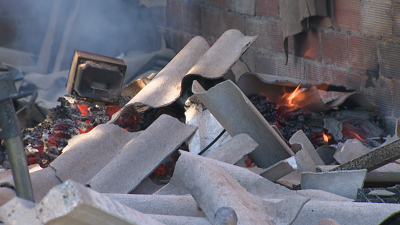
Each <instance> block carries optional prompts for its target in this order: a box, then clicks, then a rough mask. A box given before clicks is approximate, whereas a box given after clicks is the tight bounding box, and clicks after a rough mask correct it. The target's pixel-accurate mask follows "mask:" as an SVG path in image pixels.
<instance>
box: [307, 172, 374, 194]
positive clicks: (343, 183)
mask: <svg viewBox="0 0 400 225" xmlns="http://www.w3.org/2000/svg"><path fill="white" fill-rule="evenodd" d="M366 174H367V170H365V169H363V170H351V171H334V172H321V173H302V174H301V181H300V183H301V188H302V189H317V190H323V191H327V192H331V193H334V194H337V195H341V196H344V197H346V198H351V199H356V197H357V190H358V189H359V188H362V187H363V186H364V180H365V176H366Z"/></svg>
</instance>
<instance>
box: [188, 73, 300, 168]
mask: <svg viewBox="0 0 400 225" xmlns="http://www.w3.org/2000/svg"><path fill="white" fill-rule="evenodd" d="M192 91H193V93H194V94H195V95H196V97H197V98H198V99H199V100H200V101H201V102H202V103H203V104H204V105H205V106H206V107H207V109H208V110H210V112H211V113H212V114H213V115H214V116H215V118H217V120H218V121H219V122H220V123H221V125H222V126H223V127H224V128H225V129H226V131H227V132H228V133H229V134H230V135H231V136H235V135H238V134H241V133H245V134H248V135H249V136H250V137H251V138H253V139H254V140H255V141H256V142H257V143H258V144H259V146H258V147H257V148H256V149H255V150H254V151H253V152H252V153H250V154H249V156H250V157H251V159H252V160H253V161H254V162H255V163H256V164H257V166H259V167H262V168H267V167H269V166H272V165H273V164H275V163H277V162H279V161H281V160H284V159H286V158H289V157H290V156H292V155H294V153H293V152H292V150H291V149H290V148H289V147H288V146H287V145H286V143H285V142H284V141H283V140H282V139H281V138H280V136H279V135H278V134H277V133H276V132H275V130H274V129H273V128H272V127H271V125H270V124H269V123H268V121H266V120H265V119H264V117H263V116H262V115H261V114H260V112H259V111H258V110H257V109H256V108H255V107H254V105H253V104H252V103H251V102H250V100H249V99H248V98H247V97H246V96H245V95H244V94H243V92H241V90H240V89H239V88H238V87H237V86H236V85H235V84H234V83H233V82H232V81H230V80H227V81H224V82H222V83H219V84H217V85H216V86H214V87H212V88H210V89H209V90H208V91H205V90H204V88H203V87H202V86H201V85H200V84H199V83H198V82H197V81H194V82H193V86H192Z"/></svg>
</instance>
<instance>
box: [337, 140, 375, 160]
mask: <svg viewBox="0 0 400 225" xmlns="http://www.w3.org/2000/svg"><path fill="white" fill-rule="evenodd" d="M371 151H372V149H370V148H368V147H366V146H365V145H363V144H362V143H361V141H359V140H358V139H349V140H347V141H346V142H345V143H344V145H342V146H340V147H338V148H337V149H336V152H335V154H334V155H333V158H334V159H335V160H336V161H337V162H338V163H339V164H344V163H346V162H348V161H350V160H353V159H355V158H357V157H360V156H362V155H365V154H367V153H369V152H371Z"/></svg>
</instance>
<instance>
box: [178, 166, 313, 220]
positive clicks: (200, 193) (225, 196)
mask: <svg viewBox="0 0 400 225" xmlns="http://www.w3.org/2000/svg"><path fill="white" fill-rule="evenodd" d="M179 160H180V159H179ZM179 160H178V161H179ZM177 166H178V164H177ZM179 166H185V165H184V164H179ZM193 177H196V179H193ZM181 179H182V182H183V183H184V185H185V187H186V188H187V189H188V191H189V192H190V194H191V195H192V196H193V198H194V199H195V200H196V202H197V203H198V204H199V206H200V207H201V209H202V210H203V211H204V213H205V214H206V215H207V218H208V219H209V220H210V221H211V222H212V223H215V221H214V219H215V218H214V215H215V213H216V212H217V210H218V209H219V208H221V207H231V208H232V209H234V210H235V212H236V214H237V218H238V224H290V222H291V221H293V220H294V218H295V217H296V215H297V212H298V211H296V210H300V209H301V207H302V205H303V204H304V203H305V202H306V201H307V198H304V197H300V196H291V197H289V198H288V199H286V200H283V201H280V202H277V203H270V202H264V201H260V199H259V198H257V197H256V196H254V195H252V194H250V193H249V192H247V191H246V189H245V188H243V187H242V186H241V185H240V184H239V183H237V182H236V181H235V179H234V178H233V177H232V176H230V175H229V173H227V172H226V171H225V170H223V169H222V168H220V167H219V166H217V165H216V164H214V163H213V162H207V161H201V162H197V163H195V164H194V165H193V164H192V165H186V172H185V174H184V176H183V177H181ZM264 212H268V213H264Z"/></svg>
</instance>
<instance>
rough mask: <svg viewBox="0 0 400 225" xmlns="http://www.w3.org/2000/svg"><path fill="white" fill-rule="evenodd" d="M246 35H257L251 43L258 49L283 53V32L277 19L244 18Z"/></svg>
mask: <svg viewBox="0 0 400 225" xmlns="http://www.w3.org/2000/svg"><path fill="white" fill-rule="evenodd" d="M245 22H246V35H250V36H253V35H258V38H257V40H256V41H255V42H254V44H253V45H252V48H253V49H256V50H258V51H260V50H261V51H273V52H278V53H283V52H284V49H283V34H282V29H281V23H280V22H279V21H264V20H258V19H252V18H246V20H245Z"/></svg>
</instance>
